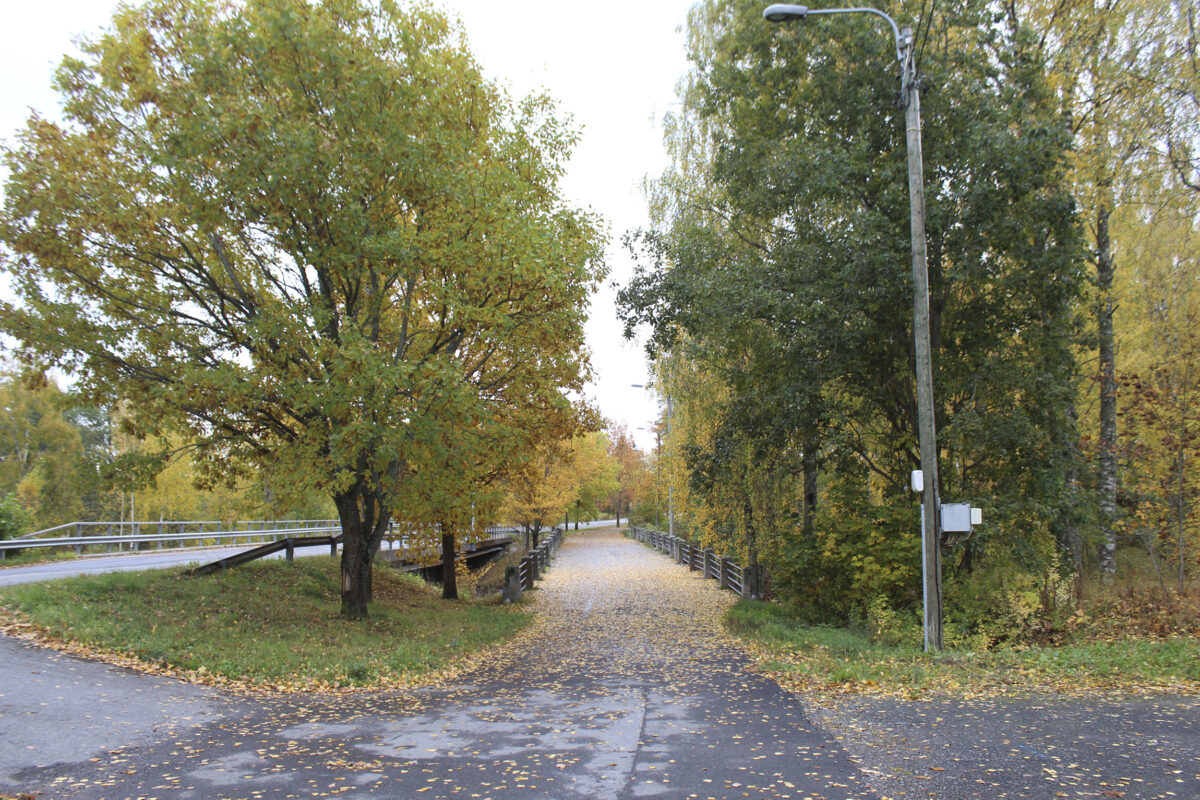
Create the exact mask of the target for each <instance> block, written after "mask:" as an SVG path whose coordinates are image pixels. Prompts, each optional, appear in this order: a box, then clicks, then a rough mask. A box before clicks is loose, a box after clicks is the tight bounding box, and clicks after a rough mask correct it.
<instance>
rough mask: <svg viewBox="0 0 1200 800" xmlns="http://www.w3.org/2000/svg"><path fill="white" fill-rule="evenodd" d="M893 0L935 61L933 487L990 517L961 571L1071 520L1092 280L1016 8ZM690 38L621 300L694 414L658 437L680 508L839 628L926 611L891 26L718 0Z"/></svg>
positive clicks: (965, 548) (928, 86) (931, 75)
mask: <svg viewBox="0 0 1200 800" xmlns="http://www.w3.org/2000/svg"><path fill="white" fill-rule="evenodd" d="M888 10H889V11H890V13H892V14H893V15H895V16H897V18H898V20H899V21H901V23H902V24H906V23H915V28H916V30H917V40H918V43H919V63H918V67H919V69H921V71H922V73H923V78H922V81H923V82H922V87H923V91H924V97H923V99H922V111H923V115H924V122H925V136H924V138H925V142H924V143H925V165H926V176H925V177H926V187H927V196H926V202H927V208H928V219H927V229H928V236H929V273H930V274H929V280H930V300H931V322H932V340H933V341H932V345H933V349H934V371H935V375H934V384H935V392H934V394H935V400H936V403H937V406H936V412H937V421H938V429H939V437H940V445H941V456H942V465H943V470H942V474H941V475H940V476H939V477H940V478H941V481H942V486H941V494H942V496H943V497H944V498H945V499H946V500H947V501H950V500H955V499H962V500H969V501H971V502H972V503H974V504H976V505H982V506H983V507H984V509H985V515H986V517H987V518H988V519H989V520H990V523H989V525H987V526H986V527H985V528H983V529H980V530H979V531H978V533H977V535H975V536H972V537H971V538H970V539H968V540H966V541H962V542H954V541H950V540H947V541H946V542H945V543H944V544H945V545H946V546H947V547H953V551H952V555H953V559H952V562H951V563H952V565H953V568H955V569H961V568H964V567H965V566H966V565H967V564H969V563H970V562H971V561H972V560H975V559H979V558H981V557H984V556H986V555H987V554H995V555H997V556H999V555H1001V554H1003V556H1004V557H1005V558H1006V559H1007V558H1016V559H1018V560H1022V561H1024V562H1027V563H1046V562H1047V561H1048V560H1049V561H1052V560H1053V558H1054V556H1055V548H1054V543H1055V542H1054V536H1055V531H1056V530H1057V529H1058V528H1059V527H1060V526H1062V525H1064V524H1065V519H1066V517H1067V515H1068V512H1069V507H1070V491H1069V484H1070V481H1069V467H1070V464H1071V462H1072V458H1073V451H1072V446H1073V443H1074V441H1075V438H1074V427H1073V418H1072V405H1071V404H1072V402H1073V399H1074V394H1073V392H1074V389H1073V387H1074V384H1073V382H1072V380H1071V376H1072V375H1073V372H1074V369H1075V361H1074V351H1073V347H1074V345H1075V343H1076V342H1077V341H1078V337H1079V334H1080V331H1081V328H1080V320H1079V316H1078V301H1079V298H1080V296H1081V292H1082V289H1083V278H1084V276H1083V271H1082V266H1083V260H1082V256H1083V252H1082V249H1081V247H1080V241H1079V232H1078V229H1077V225H1076V220H1075V216H1074V205H1073V200H1072V197H1071V194H1070V191H1069V188H1068V186H1067V184H1066V170H1067V166H1068V165H1067V160H1066V153H1067V147H1068V145H1069V144H1070V141H1071V139H1070V129H1069V127H1068V125H1067V124H1066V121H1065V119H1064V117H1063V116H1062V115H1061V114H1060V113H1059V107H1058V105H1057V103H1056V101H1055V98H1054V96H1053V94H1052V92H1051V91H1050V90H1049V88H1048V86H1047V84H1046V81H1045V76H1044V70H1043V64H1042V62H1041V61H1040V60H1039V57H1038V52H1037V50H1036V47H1035V46H1034V41H1033V40H1032V38H1031V36H1030V34H1029V31H1028V30H1027V29H1026V28H1025V27H1024V26H1023V25H1022V20H1021V19H1020V18H1019V15H1018V14H1017V12H1016V10H1015V9H1011V8H1009V9H1000V8H998V7H997V6H996V5H995V4H991V3H985V2H968V3H966V4H959V5H957V6H955V7H954V8H953V9H939V10H938V12H937V14H936V16H934V17H932V18H929V19H926V18H916V17H915V12H917V10H918V9H917V7H915V6H913V5H911V4H909V5H903V4H901V5H892V6H891V7H889V8H888ZM689 34H690V35H689V42H690V51H691V53H690V54H691V59H692V62H693V64H694V67H693V69H692V71H691V72H690V73H689V75H688V77H687V78H686V79H685V81H684V83H683V84H682V86H681V99H682V106H683V107H682V110H681V111H680V112H679V113H678V114H677V115H676V116H675V117H674V118H673V119H672V120H671V122H670V123H669V125H668V142H669V145H670V146H671V147H672V149H673V155H674V164H673V166H672V168H671V169H670V170H669V171H668V172H667V174H666V175H665V176H664V178H663V179H662V180H661V181H660V182H659V183H658V184H657V186H656V189H655V195H654V202H655V207H656V209H657V211H658V214H659V218H658V221H657V224H656V225H655V227H654V228H653V229H652V230H650V231H647V232H642V233H641V234H640V235H639V236H637V237H635V239H634V240H633V245H634V247H635V249H636V250H637V251H638V252H639V254H640V263H641V264H642V268H641V269H640V270H639V271H638V273H637V274H636V275H635V277H634V280H633V281H632V282H631V283H630V284H629V285H628V286H627V287H626V288H625V289H624V291H623V293H622V296H621V300H622V304H623V313H624V315H625V318H626V320H627V323H628V324H629V325H630V326H631V327H633V326H637V325H641V324H648V325H649V326H650V327H651V330H652V340H651V341H652V346H653V348H654V349H655V352H656V353H658V354H659V355H660V361H661V365H662V366H661V371H662V377H663V380H664V381H665V382H666V385H665V387H664V389H665V391H668V392H669V393H671V394H672V396H673V397H674V398H675V399H676V403H677V405H676V408H678V409H681V414H684V415H685V414H688V413H692V414H695V413H701V414H703V417H704V419H703V420H698V421H696V422H695V423H689V422H687V421H686V420H680V421H679V422H678V423H677V424H676V426H675V428H676V430H678V431H679V432H680V435H684V434H687V433H688V432H689V431H690V432H694V433H695V435H696V438H694V439H693V440H691V441H688V442H680V443H678V444H677V445H676V446H675V447H674V448H671V447H669V448H668V450H669V451H672V450H673V451H674V452H677V453H679V454H680V456H681V457H682V458H684V460H685V461H686V466H687V470H688V473H689V480H688V485H687V491H686V492H685V493H684V494H683V496H682V499H683V502H684V503H685V505H686V504H687V503H692V504H695V503H708V504H712V505H714V506H719V508H714V509H712V510H711V511H710V512H709V513H706V514H693V515H692V516H691V517H690V519H691V520H692V521H693V522H697V523H701V522H702V524H703V526H704V528H705V530H706V531H708V533H707V534H705V535H708V536H710V537H713V538H715V539H723V540H725V541H727V542H729V544H728V545H726V546H727V548H728V549H734V548H740V549H744V548H747V547H750V548H757V549H758V550H759V551H760V552H761V553H764V554H772V553H773V554H774V555H773V556H772V559H773V564H772V566H773V567H775V570H774V571H775V573H776V575H777V576H786V575H787V574H792V575H797V576H799V575H803V576H804V580H805V581H806V582H807V585H808V587H809V588H808V589H807V590H806V591H805V593H804V596H805V597H806V598H808V599H809V600H810V601H811V602H813V603H825V604H827V606H828V609H830V610H832V612H833V613H835V614H841V615H845V614H847V613H850V612H851V611H854V612H856V613H860V612H862V611H864V610H865V609H866V607H867V606H868V605H869V603H870V601H871V600H872V598H873V597H874V596H883V597H884V598H885V600H886V601H887V602H889V603H894V604H905V605H907V604H911V603H913V602H917V601H918V600H919V581H916V580H912V579H911V578H912V577H913V576H912V570H913V569H914V568H915V567H916V566H917V564H918V563H919V562H918V561H917V553H918V552H919V548H917V547H916V542H915V540H914V539H912V536H911V534H912V533H913V532H915V531H916V530H917V520H916V510H917V509H916V504H915V502H914V501H913V499H912V497H911V495H910V493H909V491H908V488H907V487H908V476H909V471H910V470H911V469H913V468H915V467H917V466H918V458H917V447H916V445H917V436H916V419H917V414H916V391H915V381H914V373H913V366H912V365H913V345H912V341H913V338H912V330H911V326H912V322H911V307H912V288H911V284H910V276H909V273H908V270H907V265H908V261H909V236H908V225H909V206H908V196H907V181H906V176H905V170H906V159H905V137H904V129H903V125H902V118H903V110H902V109H900V108H898V107H897V105H896V103H895V99H896V97H897V91H898V89H899V83H898V82H899V74H898V73H899V70H898V69H897V68H896V67H895V50H894V42H893V41H892V39H891V36H890V31H887V30H886V29H882V28H880V27H877V26H876V25H874V24H870V23H869V22H868V21H867V20H866V19H865V18H864V19H862V20H849V19H840V18H825V19H819V20H818V19H813V20H809V21H807V22H806V23H805V24H804V25H770V24H767V23H765V22H764V21H763V20H762V8H761V4H756V3H752V2H748V1H743V0H710V2H706V3H703V4H700V5H698V6H697V7H696V9H694V11H693V13H692V16H691V19H690V24H689ZM680 362H683V363H680ZM689 393H695V394H694V396H693V397H687V396H686V395H688V394H689ZM705 406H710V407H711V410H709V411H703V410H702V407H705ZM818 472H819V474H820V476H821V478H822V480H821V489H820V493H819V494H820V498H821V503H820V508H817V507H816V505H817V502H816V501H817V496H818V491H817V479H818ZM734 477H736V478H737V480H733V478H734ZM801 498H803V502H799V500H800V499H801ZM814 513H815V515H816V519H815V526H814V525H813V518H812V515H813V514H814ZM796 523H801V524H799V525H798V524H796ZM813 581H827V582H828V583H827V588H828V591H824V592H812V591H811V586H812V582H813Z"/></svg>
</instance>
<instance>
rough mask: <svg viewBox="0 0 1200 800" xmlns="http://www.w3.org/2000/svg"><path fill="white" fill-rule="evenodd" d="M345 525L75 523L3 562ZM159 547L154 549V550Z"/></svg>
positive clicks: (269, 538) (392, 541) (226, 541)
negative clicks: (55, 552)
mask: <svg viewBox="0 0 1200 800" xmlns="http://www.w3.org/2000/svg"><path fill="white" fill-rule="evenodd" d="M341 532H342V526H341V524H340V523H339V522H338V520H336V519H318V520H239V521H237V522H229V523H223V522H220V521H218V520H188V521H170V520H164V521H159V522H124V521H121V522H115V521H114V522H69V523H67V524H65V525H57V526H55V527H53V528H47V529H45V530H42V531H37V532H36V533H31V534H27V535H26V536H22V537H20V538H18V539H7V540H3V541H0V560H2V559H3V558H4V555H5V553H7V552H9V551H12V550H27V549H45V548H67V549H73V550H74V551H75V553H76V554H77V555H82V554H83V552H84V550H85V548H86V549H87V550H88V551H89V552H97V551H100V549H101V548H103V552H105V553H111V552H113V551H114V549H115V550H116V552H125V551H136V550H145V549H154V550H179V549H186V548H190V547H195V548H202V547H214V546H233V547H237V546H238V545H241V544H245V545H252V544H264V543H271V542H277V541H284V540H289V539H299V538H306V537H307V538H311V537H320V536H322V535H324V536H326V537H337V536H339V535H340V534H341ZM518 532H519V529H517V528H511V527H505V526H500V525H493V526H491V527H489V528H487V536H486V539H487V540H488V541H491V540H495V539H503V538H506V537H510V536H514V535H516V534H517V533H518ZM384 542H385V543H386V544H387V548H388V549H389V550H392V549H399V550H407V549H409V543H410V539H409V532H408V531H407V530H406V529H404V528H402V527H400V526H399V525H397V524H396V523H392V524H391V525H390V526H389V527H388V530H387V533H385V534H384ZM150 545H153V547H148V546H150Z"/></svg>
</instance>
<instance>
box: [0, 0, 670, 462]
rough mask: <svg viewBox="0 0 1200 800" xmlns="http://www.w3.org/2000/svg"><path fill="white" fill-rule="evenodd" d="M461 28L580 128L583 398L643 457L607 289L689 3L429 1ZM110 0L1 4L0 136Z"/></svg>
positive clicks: (639, 368)
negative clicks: (586, 354)
mask: <svg viewBox="0 0 1200 800" xmlns="http://www.w3.org/2000/svg"><path fill="white" fill-rule="evenodd" d="M435 2H437V4H438V5H440V6H442V7H443V8H444V9H445V10H446V11H447V12H448V13H450V14H451V15H452V16H458V17H459V18H460V19H461V20H462V22H463V24H464V26H465V27H466V30H467V36H468V40H469V42H470V46H471V49H472V51H473V52H474V54H475V57H476V58H477V59H478V61H479V62H480V63H481V64H482V65H483V68H484V69H485V71H486V72H487V73H488V74H489V75H490V76H491V77H492V78H493V79H496V80H498V81H500V82H501V83H504V84H506V85H507V86H508V87H509V88H510V90H511V92H512V93H513V95H514V96H518V97H520V96H524V95H527V94H530V93H531V92H534V91H541V90H545V91H547V92H548V93H549V94H550V95H551V96H552V97H553V98H555V99H556V100H557V101H558V103H559V105H560V108H561V109H562V110H563V111H565V112H567V113H569V114H571V115H572V116H573V117H574V119H575V122H576V124H577V125H579V126H580V127H581V128H582V131H583V138H582V140H581V142H580V144H579V145H578V146H577V148H576V150H575V154H574V156H573V158H572V159H571V162H570V164H569V166H568V171H567V175H566V178H565V181H564V187H563V188H564V191H565V193H566V195H567V197H568V199H570V200H571V201H572V202H573V203H574V204H575V205H577V206H581V207H586V208H591V209H593V210H595V211H597V212H598V213H599V214H600V215H601V216H603V217H604V219H605V220H606V221H607V223H608V226H609V248H608V254H609V265H610V267H611V270H612V274H611V276H610V278H609V281H608V282H607V283H608V285H607V286H606V287H605V288H604V289H603V290H602V291H601V292H599V293H598V294H597V295H596V296H595V297H594V298H593V300H592V307H591V309H590V312H589V316H590V319H589V322H588V340H589V342H590V344H591V348H592V354H593V366H594V368H595V372H596V379H595V381H594V382H593V384H592V385H591V387H590V389H589V393H590V395H591V396H592V397H593V399H594V400H595V401H596V403H597V404H598V405H599V407H600V410H601V411H602V412H603V413H604V415H605V416H607V417H608V418H610V419H612V420H614V421H616V422H623V423H625V424H626V425H628V426H629V429H630V431H631V432H632V433H633V434H634V435H635V437H636V438H637V441H638V445H639V447H642V448H645V449H650V448H652V447H653V446H654V436H653V434H652V433H649V432H648V431H645V430H639V428H650V427H651V426H652V423H653V420H654V419H655V418H656V417H657V415H658V401H657V398H656V397H655V396H654V395H653V394H652V393H651V392H649V391H648V390H644V389H635V388H632V386H631V384H635V383H640V384H645V383H646V381H647V373H646V368H647V365H646V359H645V356H644V354H643V351H642V348H641V345H640V344H638V343H630V342H625V341H624V340H623V339H622V337H621V326H620V324H619V322H618V321H617V319H616V312H615V308H614V301H615V291H613V289H612V288H611V285H612V283H614V282H616V283H619V284H623V283H625V282H626V281H627V280H628V278H629V275H630V273H631V270H632V264H631V262H630V260H629V259H628V258H627V256H626V254H625V252H624V250H623V248H622V247H621V244H620V237H621V234H622V233H624V232H625V231H626V230H629V229H631V228H636V227H639V226H643V225H645V224H646V221H647V219H646V206H645V201H644V200H643V198H642V194H641V183H642V179H643V178H644V177H646V176H656V175H658V174H660V173H661V172H662V170H663V168H664V167H665V165H666V156H665V155H664V153H663V149H662V134H661V120H662V117H663V115H664V113H665V112H666V111H667V110H668V108H669V107H670V106H671V104H672V103H673V102H674V89H675V83H676V81H677V80H678V78H679V77H680V76H681V75H682V74H683V73H684V71H685V70H686V68H687V62H686V58H685V56H684V40H683V35H682V33H681V32H680V28H681V26H682V25H683V23H684V20H685V18H686V16H687V11H688V9H689V8H690V6H691V5H692V2H693V0H608V1H607V2H604V3H581V2H575V3H566V2H552V0H509V2H498V1H497V0H435ZM116 5H117V3H116V2H112V0H33V1H32V2H31V1H30V0H0V138H3V139H5V140H8V139H10V137H11V136H12V134H13V132H14V131H15V130H16V129H17V128H19V127H20V126H21V125H22V124H23V123H24V121H25V119H26V118H27V116H28V113H29V109H30V108H35V109H37V110H38V111H40V112H42V113H44V114H46V115H55V114H57V111H58V106H57V99H56V95H55V94H54V92H52V91H51V89H50V78H51V75H52V74H53V71H54V68H55V66H57V64H58V62H59V61H60V60H61V58H62V56H63V55H64V54H66V53H68V52H73V51H74V47H73V44H72V42H73V40H74V39H75V38H77V37H78V36H79V35H80V34H89V35H90V34H94V33H95V32H96V31H97V30H98V29H100V28H102V27H104V26H105V25H106V24H107V22H108V21H109V20H110V18H111V16H112V10H113V9H114V8H115V7H116Z"/></svg>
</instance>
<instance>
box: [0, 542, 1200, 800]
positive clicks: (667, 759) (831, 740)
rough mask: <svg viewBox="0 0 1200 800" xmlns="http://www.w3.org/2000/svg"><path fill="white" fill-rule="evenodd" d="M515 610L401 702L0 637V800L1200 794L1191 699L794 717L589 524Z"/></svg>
mask: <svg viewBox="0 0 1200 800" xmlns="http://www.w3.org/2000/svg"><path fill="white" fill-rule="evenodd" d="M531 596H532V597H533V598H534V600H533V603H534V607H535V609H536V610H537V612H538V622H537V623H535V625H534V627H533V629H532V630H530V631H527V632H526V633H524V634H522V636H521V637H520V638H519V639H518V641H516V642H515V643H514V644H513V645H512V646H511V647H508V648H507V649H505V650H504V651H503V652H502V653H501V655H500V656H499V657H498V658H496V659H495V660H493V661H491V662H489V663H488V664H487V665H486V666H484V667H482V668H480V669H479V670H477V671H475V672H473V673H468V674H466V675H463V676H461V677H460V678H458V679H457V680H456V681H455V682H454V683H453V684H451V685H445V686H435V687H429V688H425V689H422V690H418V691H413V692H407V693H375V694H365V693H360V694H346V695H317V694H306V695H289V696H283V697H271V698H261V699H249V698H242V697H236V696H231V695H228V694H224V693H221V692H218V691H215V690H209V689H204V688H201V687H195V686H187V685H184V684H180V683H177V682H175V681H171V680H167V679H162V678H153V677H147V676H141V675H134V674H132V673H129V672H127V671H124V670H120V669H116V668H112V667H108V666H105V665H102V664H94V663H90V662H84V661H79V660H77V659H73V658H70V657H67V656H62V655H59V654H55V653H52V652H49V651H44V650H39V649H35V648H30V647H28V646H26V645H24V644H21V643H19V642H15V641H13V640H11V639H4V638H3V637H0V743H2V746H0V794H3V793H4V792H6V791H7V792H16V791H26V792H41V793H44V794H45V796H48V797H56V798H57V797H62V798H108V799H113V798H123V797H158V798H204V799H205V800H208V799H209V798H218V797H220V798H271V797H281V798H282V797H319V796H333V795H339V794H346V795H350V796H353V797H364V796H383V797H394V798H494V799H495V800H509V799H515V798H529V797H543V798H561V799H562V800H571V799H572V798H595V799H596V800H628V799H630V798H641V797H662V798H796V799H797V800H801V799H806V800H860V799H865V798H874V799H875V800H880V799H881V798H891V799H892V800H898V799H899V798H905V799H906V800H910V799H911V798H926V797H934V798H939V800H959V799H963V800H965V799H966V798H985V799H992V798H995V799H1000V798H1031V799H1036V800H1053V799H1054V798H1079V799H1081V800H1082V798H1105V797H1124V798H1130V799H1131V800H1132V799H1133V798H1158V799H1160V800H1166V798H1179V799H1180V800H1198V799H1200V704H1198V702H1197V701H1196V700H1195V699H1194V698H1172V697H1157V698H1152V699H1147V698H1142V699H1137V698H1134V699H1126V700H1115V699H1109V700H1106V701H1105V702H1100V701H1098V700H1097V701H1084V700H1063V699H1053V698H1041V699H1033V700H1023V701H977V700H969V699H964V700H955V701H939V702H910V701H899V700H892V699H880V698H821V703H820V704H809V703H807V702H806V700H805V698H801V697H799V696H796V695H791V694H788V693H786V692H784V691H783V690H781V689H780V688H779V687H778V686H777V685H776V684H774V683H773V682H771V681H769V680H767V679H765V678H762V677H760V676H757V675H755V674H753V673H752V672H749V671H748V670H747V667H748V665H749V660H748V658H747V656H746V655H745V654H744V653H743V652H742V651H741V650H740V649H739V648H738V647H737V646H736V645H735V644H734V643H732V642H731V641H729V640H728V639H727V638H726V637H725V635H724V634H723V633H722V630H721V625H720V617H721V614H722V613H723V611H724V610H725V608H727V607H728V604H729V603H731V602H732V601H733V597H732V596H731V595H730V594H729V593H725V592H720V591H719V590H718V589H717V588H716V586H715V584H714V582H712V581H704V580H702V579H701V578H699V577H698V575H697V574H696V573H692V572H689V571H688V570H687V569H686V568H684V567H681V566H677V565H675V564H674V563H672V562H671V560H670V559H667V558H665V557H663V556H661V555H659V554H657V553H655V552H654V551H652V550H650V549H649V548H646V547H644V546H642V545H640V544H636V543H634V542H631V541H629V540H626V539H623V538H621V537H620V536H619V535H617V534H615V533H613V532H610V531H608V532H606V531H600V532H591V533H582V532H581V533H580V534H574V535H572V536H571V537H570V538H569V539H568V541H567V543H566V544H565V545H564V546H563V548H562V549H561V550H560V552H559V556H558V559H557V561H556V562H555V564H554V566H553V568H552V569H551V570H550V571H549V573H548V574H547V576H546V580H545V581H544V582H543V583H542V584H540V588H539V590H538V591H536V592H534V593H532V595H531ZM381 646H384V643H381Z"/></svg>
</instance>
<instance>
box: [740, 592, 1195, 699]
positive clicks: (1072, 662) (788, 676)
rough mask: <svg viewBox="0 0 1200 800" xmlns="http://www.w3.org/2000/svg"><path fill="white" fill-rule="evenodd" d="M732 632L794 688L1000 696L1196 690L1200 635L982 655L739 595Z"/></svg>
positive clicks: (765, 666)
mask: <svg viewBox="0 0 1200 800" xmlns="http://www.w3.org/2000/svg"><path fill="white" fill-rule="evenodd" d="M726 624H727V626H728V627H729V629H730V630H731V631H732V632H733V633H735V634H737V635H738V636H739V637H741V638H742V640H743V641H744V642H746V643H747V644H748V645H750V647H751V648H752V649H753V650H754V651H755V653H756V654H757V656H758V660H759V666H760V669H761V670H762V671H763V672H765V673H767V674H769V675H770V676H771V677H773V678H775V679H776V680H777V681H779V682H780V684H782V685H784V686H785V687H787V688H790V689H796V690H801V691H813V692H817V693H836V694H890V695H897V696H904V697H909V698H913V699H916V698H919V697H935V696H939V695H943V696H944V695H954V696H959V697H963V696H966V697H970V696H997V695H1004V694H1021V693H1024V692H1030V691H1054V692H1059V693H1063V694H1078V693H1085V692H1089V691H1095V690H1114V689H1115V690H1126V691H1132V692H1141V691H1164V690H1166V691H1176V692H1182V693H1188V694H1195V693H1198V692H1200V638H1197V637H1195V636H1176V637H1171V638H1161V639H1158V638H1156V639H1149V638H1144V639H1139V638H1122V639H1114V640H1096V641H1083V642H1078V643H1071V644H1062V645H1057V646H1048V647H1028V648H1022V649H997V650H992V651H988V652H981V653H976V652H969V651H957V650H947V651H943V652H942V653H939V654H928V653H925V652H923V651H922V650H921V648H920V647H919V646H915V647H905V646H901V647H891V646H885V645H881V644H877V643H875V642H872V641H871V639H870V637H869V636H868V634H867V633H866V632H863V631H856V630H852V629H846V628H832V627H822V626H809V625H804V624H802V623H799V622H797V621H795V620H794V619H791V618H789V616H788V613H787V611H786V610H785V609H784V608H782V607H780V606H776V605H771V604H767V603H760V602H755V601H749V600H740V601H738V603H737V604H736V605H734V606H733V607H732V608H731V609H730V611H729V612H728V614H727V616H726Z"/></svg>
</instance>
